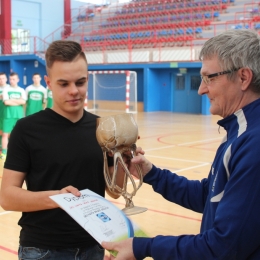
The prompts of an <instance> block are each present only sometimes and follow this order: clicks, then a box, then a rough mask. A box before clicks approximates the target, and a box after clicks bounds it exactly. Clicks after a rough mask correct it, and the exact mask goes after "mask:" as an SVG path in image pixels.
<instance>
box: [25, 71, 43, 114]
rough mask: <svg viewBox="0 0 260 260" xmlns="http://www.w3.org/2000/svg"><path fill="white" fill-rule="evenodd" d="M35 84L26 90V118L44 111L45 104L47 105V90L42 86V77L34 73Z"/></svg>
mask: <svg viewBox="0 0 260 260" xmlns="http://www.w3.org/2000/svg"><path fill="white" fill-rule="evenodd" d="M32 80H33V84H32V85H30V86H28V87H27V88H26V89H25V93H26V97H27V101H26V116H29V115H32V114H34V113H36V112H39V111H41V110H42V109H43V104H45V103H46V99H47V90H46V88H45V87H44V86H42V85H41V75H40V74H39V73H34V74H33V77H32Z"/></svg>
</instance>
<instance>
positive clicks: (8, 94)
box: [3, 86, 26, 119]
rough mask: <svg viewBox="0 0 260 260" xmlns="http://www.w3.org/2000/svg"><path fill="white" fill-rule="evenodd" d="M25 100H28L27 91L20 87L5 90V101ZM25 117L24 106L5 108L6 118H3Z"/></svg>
mask: <svg viewBox="0 0 260 260" xmlns="http://www.w3.org/2000/svg"><path fill="white" fill-rule="evenodd" d="M14 99H24V100H26V94H25V90H24V89H23V88H21V87H19V86H17V87H12V86H10V87H8V88H4V90H3V101H7V100H14ZM22 117H24V110H23V105H17V106H7V105H5V106H4V117H3V118H6V119H7V118H22Z"/></svg>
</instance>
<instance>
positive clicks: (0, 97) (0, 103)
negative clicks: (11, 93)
mask: <svg viewBox="0 0 260 260" xmlns="http://www.w3.org/2000/svg"><path fill="white" fill-rule="evenodd" d="M8 87H10V85H8V84H6V85H5V86H1V87H0V119H1V118H3V117H4V107H5V105H4V102H3V90H4V89H5V88H8Z"/></svg>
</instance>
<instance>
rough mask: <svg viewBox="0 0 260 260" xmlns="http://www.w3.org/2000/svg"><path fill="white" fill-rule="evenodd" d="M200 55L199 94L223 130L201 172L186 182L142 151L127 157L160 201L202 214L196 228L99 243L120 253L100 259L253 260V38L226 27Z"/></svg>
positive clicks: (256, 180)
mask: <svg viewBox="0 0 260 260" xmlns="http://www.w3.org/2000/svg"><path fill="white" fill-rule="evenodd" d="M200 58H201V60H202V68H201V75H202V76H201V77H202V81H201V85H200V88H199V91H198V92H199V94H200V95H207V96H208V98H209V99H210V104H211V107H210V112H211V113H212V114H213V115H219V116H221V117H222V118H223V119H222V120H220V121H219V122H218V124H219V126H220V127H223V128H224V129H225V130H226V131H227V136H226V138H225V139H224V140H223V142H222V144H221V145H220V146H219V148H218V150H217V153H216V156H215V159H214V161H213V164H212V167H211V170H210V172H209V175H208V178H205V179H203V180H201V181H193V180H190V181H189V180H187V179H186V178H185V177H182V176H178V175H177V174H173V173H171V172H170V171H168V170H161V169H159V168H157V167H155V166H154V165H152V163H151V162H149V161H148V160H147V159H146V158H145V157H144V156H143V155H142V154H143V152H142V154H141V153H140V154H139V155H138V156H136V157H135V158H134V159H132V162H131V163H138V164H140V165H141V166H142V168H143V171H144V174H145V177H144V182H146V183H148V184H150V185H152V186H153V189H154V190H155V191H156V192H158V193H160V194H162V195H163V197H165V198H166V199H167V200H169V201H172V202H174V203H177V204H179V205H182V206H183V207H186V208H188V209H191V210H194V211H196V212H201V213H203V218H202V223H201V230H200V234H198V235H182V236H156V237H154V238H131V239H127V240H124V241H122V242H117V243H109V242H106V243H103V244H102V245H103V246H104V248H106V249H114V250H117V251H119V253H118V255H117V257H116V258H114V257H112V256H111V257H106V258H105V259H117V260H133V259H138V260H139V259H144V258H145V257H146V256H151V257H152V258H153V259H155V260H161V259H163V260H168V259H179V260H182V259H183V260H187V259H199V260H211V259H223V260H231V259H237V260H245V259H250V260H258V259H260V218H259V216H260V207H259V198H260V176H259V171H260V170H259V169H260V160H259V147H260V135H259V133H260V123H259V118H260V38H259V36H258V35H257V34H256V33H255V32H253V31H250V30H231V31H227V32H224V33H222V34H220V35H217V36H215V37H213V38H211V39H209V40H208V41H207V42H206V43H205V44H204V46H203V48H202V50H201V52H200ZM139 151H140V150H139ZM130 167H131V165H130ZM131 172H132V173H133V174H134V172H133V171H132V170H131Z"/></svg>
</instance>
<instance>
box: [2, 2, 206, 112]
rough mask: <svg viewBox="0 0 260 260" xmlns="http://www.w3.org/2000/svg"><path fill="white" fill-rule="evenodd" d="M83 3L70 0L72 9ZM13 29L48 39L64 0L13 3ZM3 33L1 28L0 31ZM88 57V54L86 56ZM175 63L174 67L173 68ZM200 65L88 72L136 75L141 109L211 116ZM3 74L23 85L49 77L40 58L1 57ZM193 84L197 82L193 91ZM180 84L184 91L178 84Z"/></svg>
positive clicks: (148, 65)
mask: <svg viewBox="0 0 260 260" xmlns="http://www.w3.org/2000/svg"><path fill="white" fill-rule="evenodd" d="M80 4H82V3H79V2H77V1H76V0H71V8H77V6H79V5H80ZM11 5H12V9H11V17H12V29H13V30H14V32H15V31H16V32H20V33H21V32H23V31H24V32H25V33H26V31H27V32H29V34H30V36H37V37H39V38H41V39H45V38H46V37H48V35H50V34H51V33H52V32H54V31H55V30H56V29H57V28H59V27H61V26H62V25H63V24H64V0H55V1H53V0H31V1H29V0H11ZM0 30H1V28H0ZM87 55H88V54H87V53H86V56H87ZM173 64H174V65H173ZM200 67H201V63H200V62H182V63H176V62H175V63H143V64H134V63H132V64H105V65H91V64H90V65H89V70H93V71H96V70H131V71H135V72H136V73H137V101H138V110H139V111H145V112H152V111H170V112H180V113H196V114H205V115H207V114H209V111H208V107H209V104H208V101H207V99H206V98H205V97H200V96H198V94H197V89H198V86H199V83H198V82H200V81H198V79H199V75H200V74H199V72H200ZM0 71H4V72H5V73H7V74H9V73H10V72H12V71H15V72H17V73H18V75H19V78H20V86H21V87H23V88H25V87H26V86H27V85H29V84H32V75H33V73H35V72H38V73H40V74H41V75H42V82H41V83H42V84H43V85H45V84H44V81H43V76H44V75H45V74H46V70H45V61H44V59H41V58H40V57H39V56H36V55H34V54H31V55H10V56H9V55H0ZM191 82H195V83H194V84H195V85H194V84H193V85H194V87H193V88H192V89H190V86H191ZM180 83H182V84H181V88H180V87H179V84H180Z"/></svg>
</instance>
